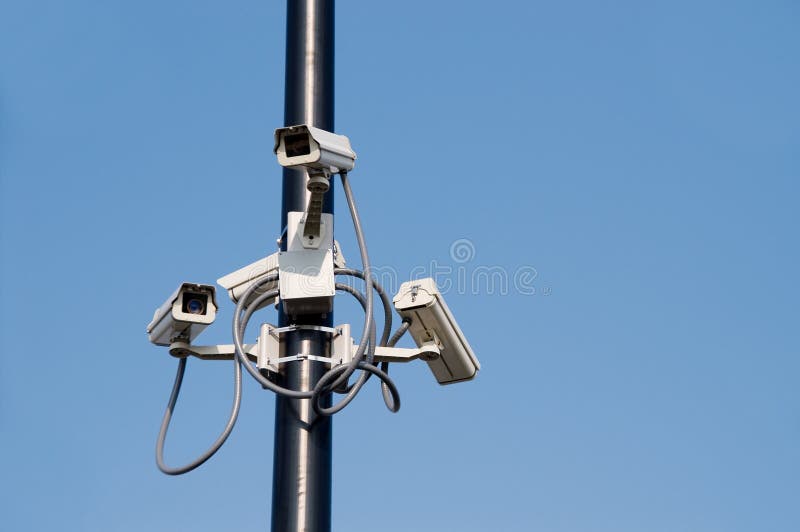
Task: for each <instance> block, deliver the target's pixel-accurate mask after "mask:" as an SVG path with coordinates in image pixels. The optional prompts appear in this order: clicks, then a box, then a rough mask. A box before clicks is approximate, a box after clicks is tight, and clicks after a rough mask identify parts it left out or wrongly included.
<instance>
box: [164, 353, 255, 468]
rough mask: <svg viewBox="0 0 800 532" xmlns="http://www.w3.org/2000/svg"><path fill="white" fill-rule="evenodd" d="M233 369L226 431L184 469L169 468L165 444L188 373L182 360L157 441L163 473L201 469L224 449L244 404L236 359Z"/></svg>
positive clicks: (184, 360)
mask: <svg viewBox="0 0 800 532" xmlns="http://www.w3.org/2000/svg"><path fill="white" fill-rule="evenodd" d="M233 368H234V369H233V373H234V377H233V383H234V384H233V407H232V408H231V413H230V416H228V422H227V424H226V425H225V429H224V430H223V431H222V433H221V434H220V435H219V437H218V438H217V439H216V441H215V442H214V443H213V444H211V447H209V448H208V450H207V451H206V452H204V453H203V454H201V455H200V456H199V457H198V458H197V459H196V460H194V461H192V462H190V463H188V464H186V465H185V466H182V467H169V466H168V465H167V464H165V463H164V444H165V442H166V439H167V431H168V430H169V423H170V420H171V419H172V412H173V410H174V409H175V404H176V403H177V402H178V395H179V394H180V393H181V384H182V383H183V375H184V373H185V371H186V358H181V359H180V360H179V361H178V371H177V373H176V374H175V382H174V384H173V385H172V393H171V394H170V396H169V401H168V402H167V410H166V411H165V412H164V418H163V419H162V421H161V428H160V429H159V431H158V439H157V440H156V465H158V468H159V469H160V470H161V472H162V473H166V474H167V475H182V474H184V473H188V472H189V471H191V470H193V469H195V468H197V467H200V466H201V465H203V464H204V463H205V462H206V461H207V460H208V459H209V458H211V457H212V456H214V454H215V453H216V452H217V451H219V449H220V447H222V444H224V443H225V440H227V439H228V436H230V434H231V431H232V430H233V426H234V425H235V424H236V418H237V417H238V416H239V407H240V406H241V404H242V368H241V366H239V362H238V360H236V359H234V361H233Z"/></svg>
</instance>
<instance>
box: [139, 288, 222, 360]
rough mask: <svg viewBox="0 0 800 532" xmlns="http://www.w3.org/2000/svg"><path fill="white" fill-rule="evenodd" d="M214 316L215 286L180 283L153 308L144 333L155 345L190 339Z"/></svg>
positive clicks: (215, 303)
mask: <svg viewBox="0 0 800 532" xmlns="http://www.w3.org/2000/svg"><path fill="white" fill-rule="evenodd" d="M216 317H217V301H216V295H215V290H214V287H213V286H211V285H207V284H193V283H183V284H181V285H180V286H179V287H178V289H177V290H175V292H174V293H173V294H172V295H171V296H169V298H167V300H166V301H165V302H164V304H163V305H161V306H160V307H159V308H157V309H156V312H155V314H154V315H153V321H151V322H150V324H149V325H148V326H147V334H148V335H149V338H150V341H151V342H152V343H154V344H155V345H170V344H171V343H172V342H174V341H175V340H179V339H180V340H183V341H186V342H191V341H192V340H193V339H194V338H196V337H197V335H198V334H200V333H201V332H202V331H203V329H205V328H206V327H207V326H208V325H210V324H211V323H213V322H214V318H216Z"/></svg>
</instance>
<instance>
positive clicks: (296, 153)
mask: <svg viewBox="0 0 800 532" xmlns="http://www.w3.org/2000/svg"><path fill="white" fill-rule="evenodd" d="M275 154H276V155H277V156H278V163H280V165H281V166H285V167H287V168H292V167H295V166H302V167H304V168H306V169H307V170H309V175H311V174H314V173H324V174H325V175H330V174H338V173H339V172H342V171H344V172H348V171H350V170H352V169H353V167H354V166H355V164H356V153H355V152H354V151H353V148H351V147H350V139H348V138H347V137H345V136H344V135H337V134H335V133H331V132H329V131H325V130H324V129H319V128H316V127H312V126H307V125H305V124H303V125H298V126H289V127H282V128H280V129H276V130H275Z"/></svg>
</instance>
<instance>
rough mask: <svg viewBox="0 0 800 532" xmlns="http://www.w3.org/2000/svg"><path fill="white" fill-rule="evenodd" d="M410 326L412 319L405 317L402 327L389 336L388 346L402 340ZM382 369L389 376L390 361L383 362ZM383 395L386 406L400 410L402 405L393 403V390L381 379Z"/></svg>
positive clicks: (395, 410) (393, 410)
mask: <svg viewBox="0 0 800 532" xmlns="http://www.w3.org/2000/svg"><path fill="white" fill-rule="evenodd" d="M410 326H411V320H410V319H408V318H406V319H404V320H403V323H401V324H400V327H398V328H397V330H396V331H395V333H394V334H393V335H392V337H391V338H389V342H388V344H387V347H394V346H395V345H396V344H397V342H398V341H399V340H400V338H402V337H403V335H404V334H405V333H406V331H407V330H408V328H409V327H410ZM381 371H383V372H384V373H386V375H387V376H388V375H389V363H388V362H381ZM381 395H383V402H384V403H386V408H388V409H389V410H391V411H392V412H397V411H398V410H400V405H395V404H394V403H393V401H394V398H393V394H392V393H391V390H390V389H389V387H388V385H387V384H386V382H384V381H381Z"/></svg>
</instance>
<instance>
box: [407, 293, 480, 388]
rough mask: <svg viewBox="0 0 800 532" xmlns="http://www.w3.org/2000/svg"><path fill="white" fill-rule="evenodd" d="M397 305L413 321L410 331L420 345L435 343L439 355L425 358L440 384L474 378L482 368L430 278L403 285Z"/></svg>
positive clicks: (418, 345)
mask: <svg viewBox="0 0 800 532" xmlns="http://www.w3.org/2000/svg"><path fill="white" fill-rule="evenodd" d="M393 303H394V308H395V309H396V310H397V312H398V313H399V314H400V316H402V317H403V318H408V319H410V320H411V325H410V326H409V329H408V332H409V333H410V334H411V337H412V338H413V339H414V342H416V344H417V347H423V346H426V345H434V346H435V347H437V348H438V350H439V352H440V355H439V356H438V357H435V356H434V357H425V358H424V360H425V361H426V362H427V363H428V366H429V367H430V369H431V371H432V372H433V375H434V376H435V377H436V380H437V381H439V384H450V383H453V382H459V381H466V380H470V379H473V378H474V377H475V376H476V375H477V374H478V370H479V369H481V365H480V362H478V359H477V358H476V357H475V353H473V352H472V348H471V347H470V345H469V343H468V342H467V339H466V338H465V337H464V333H462V332H461V328H460V327H459V326H458V324H457V323H456V320H455V318H453V314H452V313H451V312H450V309H449V308H448V306H447V304H446V303H445V302H444V298H443V297H442V294H441V293H440V292H439V290H438V289H437V288H436V283H435V282H434V280H433V279H431V278H430V277H428V278H425V279H418V280H416V281H408V282H405V283H403V284H402V285H400V290H398V292H397V295H396V296H394V299H393Z"/></svg>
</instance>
